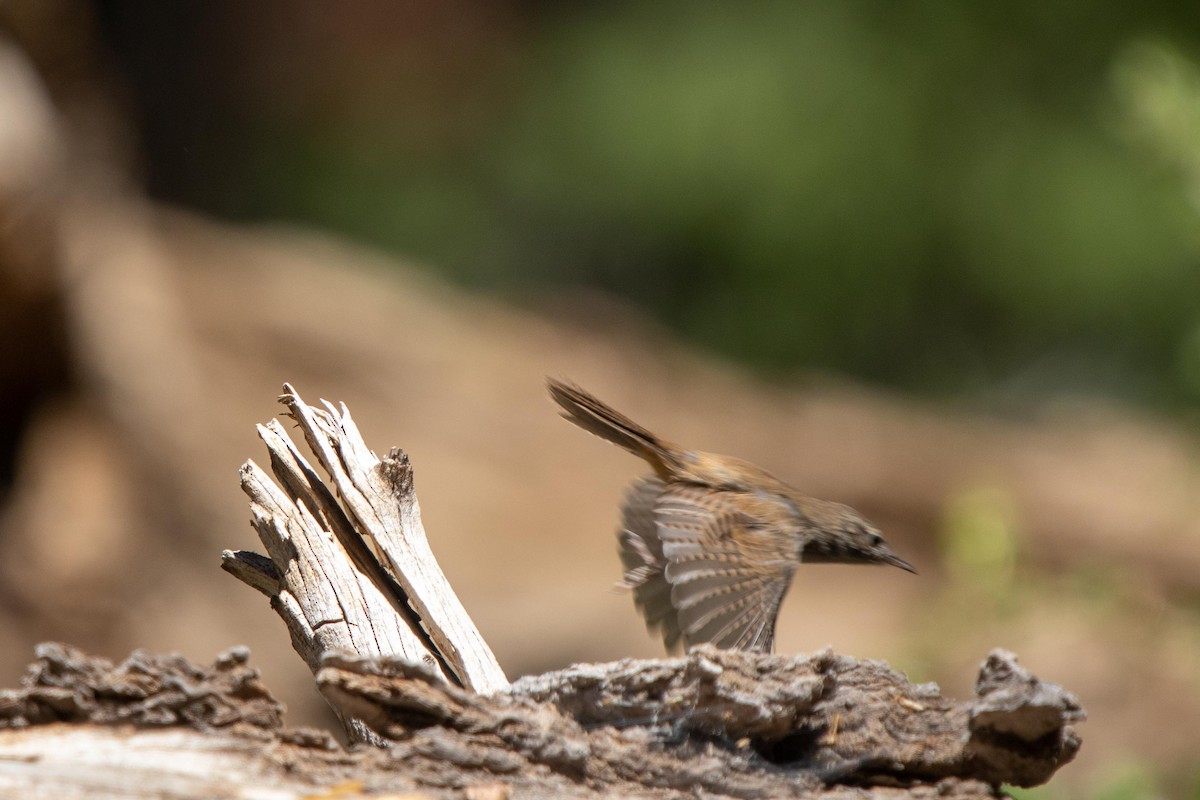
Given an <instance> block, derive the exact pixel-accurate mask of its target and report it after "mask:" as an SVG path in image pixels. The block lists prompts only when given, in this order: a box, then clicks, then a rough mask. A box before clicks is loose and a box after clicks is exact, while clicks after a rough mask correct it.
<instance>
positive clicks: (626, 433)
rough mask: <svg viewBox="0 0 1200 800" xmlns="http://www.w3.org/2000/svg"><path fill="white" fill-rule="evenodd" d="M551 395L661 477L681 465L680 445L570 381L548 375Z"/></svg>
mask: <svg viewBox="0 0 1200 800" xmlns="http://www.w3.org/2000/svg"><path fill="white" fill-rule="evenodd" d="M546 386H547V388H548V389H549V390H550V396H551V397H552V398H554V402H556V403H558V405H559V406H560V407H561V408H562V410H563V417H564V418H565V419H569V420H570V421H571V422H574V423H575V424H576V425H578V426H579V427H581V428H583V429H584V430H585V431H587V432H588V433H591V434H595V435H596V436H599V437H600V438H601V439H607V440H608V441H610V442H612V443H613V444H615V445H617V446H618V447H621V448H623V449H625V450H628V451H629V452H631V453H633V454H634V455H635V456H638V457H639V458H643V459H645V460H646V461H647V462H648V463H649V464H650V466H652V467H654V471H655V472H657V473H658V475H659V477H662V478H664V479H665V478H668V477H669V476H670V475H671V473H672V472H674V471H675V470H674V469H673V467H675V466H676V465H677V464H678V461H679V457H678V448H676V447H675V446H674V445H672V444H671V443H670V442H667V441H664V440H662V439H659V438H658V437H657V436H655V435H654V434H653V433H651V432H650V431H648V430H646V429H645V428H643V427H642V426H641V425H638V424H637V423H636V422H634V421H633V420H631V419H630V418H629V417H627V416H625V415H624V414H622V413H621V412H619V411H617V410H616V409H615V408H612V407H611V406H609V405H607V404H606V403H604V402H603V401H601V400H599V399H598V398H596V397H593V396H592V395H591V394H589V393H587V392H585V391H584V390H583V389H580V388H579V387H578V386H573V385H571V384H569V383H563V382H562V381H558V380H555V379H554V378H547V380H546Z"/></svg>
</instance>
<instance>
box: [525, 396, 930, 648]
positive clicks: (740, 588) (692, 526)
mask: <svg viewBox="0 0 1200 800" xmlns="http://www.w3.org/2000/svg"><path fill="white" fill-rule="evenodd" d="M546 384H547V388H548V390H549V392H550V396H551V398H552V399H553V400H554V402H555V403H557V404H558V406H559V408H560V409H561V415H562V416H563V417H564V418H566V419H567V420H569V421H571V422H573V423H574V424H576V425H578V426H579V427H580V428H582V429H584V430H585V431H587V432H588V433H591V434H594V435H596V436H599V437H600V438H601V439H605V440H607V441H609V442H611V443H613V444H615V445H617V446H618V447H620V448H622V449H624V450H627V451H628V452H630V453H632V454H633V455H635V456H638V457H640V458H642V459H643V460H645V461H646V463H647V464H649V465H650V468H651V469H652V470H653V474H651V475H647V476H645V477H642V478H639V479H637V480H635V481H634V482H633V484H631V485H630V486H629V488H628V489H627V490H626V492H625V496H624V499H623V501H622V504H621V505H622V513H621V527H620V529H619V530H618V534H617V537H618V544H619V551H620V556H621V563H622V566H623V568H624V577H623V579H622V580H621V581H620V582H619V583H618V584H617V585H618V586H619V587H621V588H624V589H629V590H632V593H633V599H634V603H635V604H636V606H637V607H638V608H639V609H640V610H641V612H642V615H643V617H644V618H645V621H646V626H647V628H648V629H649V630H652V631H653V630H655V629H658V631H659V633H660V634H661V636H662V639H663V643H664V644H665V645H666V648H667V650H668V652H670V651H674V650H676V649H677V648H678V645H679V644H680V643H682V644H683V646H684V649H686V650H691V649H692V648H693V647H695V646H697V645H700V644H704V643H709V644H712V645H714V646H716V647H718V648H721V649H727V650H741V651H747V652H758V653H771V652H773V651H774V647H775V622H776V619H777V618H778V616H779V607H780V604H781V603H782V602H783V598H784V595H785V594H786V593H787V591H788V588H789V587H790V585H791V582H792V577H793V575H794V573H795V572H796V568H797V567H799V566H800V565H801V564H819V563H836V564H890V565H892V566H894V567H899V568H900V569H903V570H907V571H908V572H912V573H915V572H916V569H914V568H913V566H912V565H911V564H909V563H908V562H907V561H905V560H904V559H902V558H900V556H898V555H896V553H895V552H893V551H892V549H891V547H889V546H888V543H887V541H886V540H885V539H884V538H883V535H882V534H881V533H880V532H879V530H878V529H877V528H876V527H875V526H874V525H872V524H871V523H870V522H869V521H867V519H866V518H864V517H863V516H862V515H861V514H859V513H858V512H857V511H855V510H854V509H852V508H850V507H849V506H846V505H843V504H841V503H836V502H832V501H829V500H819V499H816V498H812V497H806V496H804V495H802V494H800V493H799V492H797V491H796V490H795V489H793V488H792V487H790V486H788V485H787V484H785V483H784V482H783V481H781V480H779V479H778V478H776V477H775V476H774V475H772V474H771V473H769V472H767V471H766V470H764V469H762V468H760V467H757V466H755V465H754V464H751V463H750V462H748V461H744V460H742V459H740V458H735V457H733V456H725V455H718V454H715V453H706V452H702V451H699V450H691V449H689V448H686V447H682V446H680V445H678V444H675V443H673V442H670V441H668V440H666V439H663V438H661V437H659V436H657V435H655V434H653V433H651V432H650V431H649V430H648V429H647V428H645V427H643V426H641V425H639V424H638V423H636V422H634V421H633V420H632V419H630V418H629V417H627V416H625V415H624V414H622V413H620V412H619V411H617V410H616V409H614V408H612V407H611V406H609V405H607V404H606V403H604V402H602V401H601V400H599V399H598V398H596V397H595V396H593V395H591V394H589V393H588V392H586V391H585V390H583V389H581V388H579V387H578V386H575V385H574V384H571V383H568V382H565V381H561V380H557V379H554V378H547V381H546Z"/></svg>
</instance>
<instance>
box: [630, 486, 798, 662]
mask: <svg viewBox="0 0 1200 800" xmlns="http://www.w3.org/2000/svg"><path fill="white" fill-rule="evenodd" d="M775 511H776V507H775V504H772V503H769V501H768V504H767V505H765V506H764V505H763V504H762V502H760V501H758V500H756V499H755V498H753V497H750V496H747V495H745V494H735V493H732V492H714V491H713V490H712V489H706V488H702V487H696V486H686V485H673V486H667V487H665V488H664V489H663V490H662V491H661V492H660V493H659V495H658V498H657V502H656V503H655V506H654V521H655V529H656V532H657V535H658V541H659V544H660V547H661V549H662V554H663V557H664V558H665V560H666V566H665V568H664V570H663V576H664V577H665V579H666V582H667V583H669V584H670V587H671V598H670V599H671V606H672V607H673V609H674V611H675V624H676V625H677V627H678V628H679V630H680V631H681V632H682V635H683V638H684V640H685V642H686V643H687V645H688V646H689V647H690V646H692V645H696V644H700V643H702V642H711V643H712V644H714V645H716V646H717V647H723V648H729V649H735V650H749V651H757V652H764V653H769V652H771V650H772V648H773V647H774V643H775V618H776V616H777V615H778V613H779V605H780V603H781V602H783V596H784V594H785V593H786V592H787V589H788V585H789V584H790V583H791V579H792V573H793V572H794V571H795V565H796V563H797V562H796V559H795V558H794V556H790V555H789V553H788V552H787V548H788V547H789V546H790V545H789V537H787V536H786V535H784V534H783V533H782V532H781V530H780V527H779V524H778V522H779V521H778V520H774V519H772V518H771V514H772V513H775ZM773 523H774V524H773Z"/></svg>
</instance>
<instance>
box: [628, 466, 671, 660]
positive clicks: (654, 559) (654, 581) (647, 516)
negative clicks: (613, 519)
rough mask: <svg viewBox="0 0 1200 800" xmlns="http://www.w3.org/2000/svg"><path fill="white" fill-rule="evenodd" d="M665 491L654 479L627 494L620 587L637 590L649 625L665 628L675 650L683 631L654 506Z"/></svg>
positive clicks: (640, 482)
mask: <svg viewBox="0 0 1200 800" xmlns="http://www.w3.org/2000/svg"><path fill="white" fill-rule="evenodd" d="M662 491H663V482H662V481H661V480H659V479H658V478H657V477H654V476H650V477H646V478H642V479H641V480H638V481H636V482H634V484H633V485H632V486H630V487H629V489H628V490H627V491H626V492H625V499H624V501H623V502H622V514H621V530H620V531H619V532H618V534H617V539H618V541H619V543H620V548H621V564H622V565H623V566H624V567H625V575H624V578H623V579H622V581H621V583H620V584H619V586H621V587H622V588H625V589H632V590H633V601H634V603H636V604H637V607H638V608H640V609H641V611H642V616H643V617H645V619H646V626H647V627H649V628H659V629H661V632H662V637H663V643H664V644H666V646H667V649H668V650H671V649H673V648H674V647H675V645H676V644H678V643H679V640H680V638H681V636H682V631H681V630H680V629H679V621H678V619H677V617H676V613H675V607H674V606H673V605H671V584H669V583H667V578H666V576H665V575H663V568H664V567H665V566H666V558H665V557H664V556H663V550H662V542H661V541H660V540H659V538H658V527H657V525H656V524H655V519H654V506H655V505H656V504H657V502H658V496H659V495H660V494H662Z"/></svg>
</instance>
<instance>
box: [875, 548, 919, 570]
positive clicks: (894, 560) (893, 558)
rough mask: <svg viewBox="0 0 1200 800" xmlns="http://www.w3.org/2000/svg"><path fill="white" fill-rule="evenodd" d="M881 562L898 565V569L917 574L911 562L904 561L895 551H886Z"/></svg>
mask: <svg viewBox="0 0 1200 800" xmlns="http://www.w3.org/2000/svg"><path fill="white" fill-rule="evenodd" d="M883 563H885V564H891V565H892V566H893V567H899V568H900V569H902V570H905V571H906V572H911V573H912V574H913V575H916V574H917V568H916V567H914V566H913V565H912V564H910V563H908V562H907V561H905V560H904V559H903V558H901V557H900V556H898V555H896V554H895V553H888V554H887V555H886V556H884V557H883Z"/></svg>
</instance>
